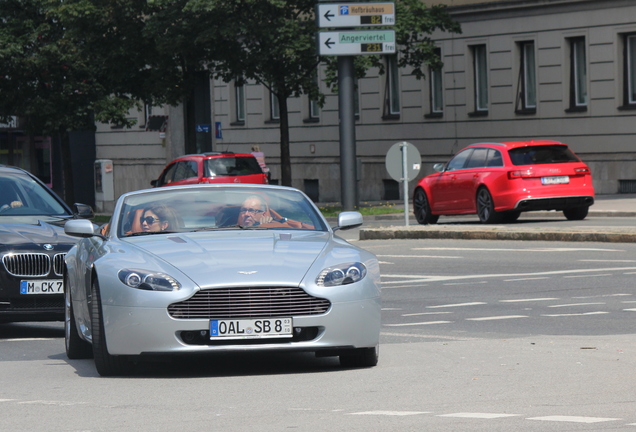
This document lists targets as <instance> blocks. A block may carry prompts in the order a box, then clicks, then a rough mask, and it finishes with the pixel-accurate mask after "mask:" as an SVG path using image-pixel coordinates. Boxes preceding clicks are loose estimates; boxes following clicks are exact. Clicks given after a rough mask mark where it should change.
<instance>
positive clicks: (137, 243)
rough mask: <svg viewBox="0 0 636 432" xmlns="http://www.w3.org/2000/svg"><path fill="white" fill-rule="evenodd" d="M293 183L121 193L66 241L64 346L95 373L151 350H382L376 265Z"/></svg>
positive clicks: (372, 358) (349, 216)
mask: <svg viewBox="0 0 636 432" xmlns="http://www.w3.org/2000/svg"><path fill="white" fill-rule="evenodd" d="M361 224H362V216H361V215H360V213H358V212H343V213H340V215H339V217H338V226H337V227H335V228H330V227H329V225H328V224H327V222H326V221H325V219H324V218H323V216H322V215H321V214H320V212H319V210H318V209H317V208H316V206H315V205H314V204H313V203H312V202H311V201H310V200H309V199H308V198H307V196H306V195H304V194H303V193H302V192H300V191H298V190H296V189H293V188H287V187H280V186H264V185H239V184H216V185H193V186H175V187H171V188H159V189H149V190H142V191H137V192H130V193H127V194H124V195H122V196H121V197H120V198H119V200H118V201H117V203H116V206H115V211H114V213H113V216H112V218H111V220H110V223H109V224H108V225H107V226H105V227H102V229H100V230H95V226H94V225H93V224H92V223H91V222H90V221H87V220H74V221H69V222H67V223H66V225H65V231H66V233H67V234H69V235H72V236H77V237H83V239H82V240H80V241H79V242H78V243H77V245H76V246H74V247H73V248H72V249H71V250H70V251H69V252H68V253H67V255H66V260H65V263H66V266H65V271H64V278H65V282H64V286H65V294H66V302H65V304H66V325H65V330H66V338H65V339H66V353H67V355H68V357H69V358H70V359H78V358H90V357H94V359H95V366H96V368H97V371H98V373H99V374H100V375H104V376H106V375H124V374H128V373H130V372H132V367H133V366H134V363H135V361H136V360H138V359H139V358H140V357H143V356H153V355H157V354H179V353H181V354H188V353H201V352H206V353H214V352H220V351H243V352H244V351H271V350H276V351H309V352H315V353H316V355H317V356H339V358H340V363H341V365H343V366H345V367H370V366H375V365H376V364H377V362H378V351H379V345H378V344H379V334H380V271H379V265H378V261H377V258H376V257H375V255H373V254H372V253H370V252H367V251H365V250H363V249H360V248H358V247H356V246H353V245H351V244H349V243H348V242H346V241H344V240H343V239H341V238H339V237H337V236H335V235H334V231H335V230H337V229H341V230H344V229H348V228H353V227H357V226H359V225H361Z"/></svg>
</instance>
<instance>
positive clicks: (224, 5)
mask: <svg viewBox="0 0 636 432" xmlns="http://www.w3.org/2000/svg"><path fill="white" fill-rule="evenodd" d="M156 1H158V2H161V1H163V2H166V3H165V4H168V3H169V0H156ZM316 3H317V2H316V1H315V0H231V1H228V0H189V1H188V4H187V5H186V10H189V11H194V12H196V13H204V14H206V15H211V16H213V17H214V22H213V23H214V25H211V26H210V27H209V29H208V30H207V31H205V32H203V33H201V34H199V36H198V37H197V38H196V43H197V44H201V45H202V46H203V47H206V50H205V52H207V53H209V54H210V56H209V57H208V58H207V63H208V65H209V68H210V70H211V71H212V72H213V73H214V75H215V76H216V77H220V78H222V79H223V80H225V81H226V82H229V81H231V80H233V79H234V80H237V81H238V83H239V84H240V83H241V82H242V81H245V80H254V81H256V82H257V83H260V84H262V85H264V86H265V87H267V88H268V89H269V90H271V92H272V93H273V94H274V95H276V97H277V99H278V102H279V106H280V154H281V169H282V175H281V180H282V184H284V185H291V179H292V175H291V159H290V142H289V121H288V109H287V99H288V98H289V97H292V96H298V95H300V94H308V95H309V96H310V97H311V98H312V99H318V100H322V95H321V94H320V92H319V89H318V86H317V83H316V81H315V80H314V74H315V71H316V68H317V67H318V66H319V64H321V63H333V58H321V57H319V56H318V55H317V52H316V32H317V31H318V28H317V27H316V17H315V7H316ZM396 9H397V11H396V21H397V24H396V26H395V29H396V39H397V42H398V44H399V48H398V50H399V60H398V65H399V66H400V67H407V66H410V67H412V68H413V74H414V75H415V76H416V77H418V78H422V77H424V70H425V66H426V65H428V64H430V65H432V66H434V67H435V66H440V65H441V60H440V59H439V56H437V54H436V53H435V51H434V49H435V45H434V44H433V42H432V41H431V39H430V35H431V34H432V32H433V31H435V30H438V29H439V30H445V31H450V32H459V31H460V27H459V24H458V23H456V22H455V21H453V20H452V19H451V17H450V15H449V14H448V13H447V11H446V8H445V7H443V6H433V7H430V8H429V7H427V6H426V5H425V4H424V3H423V2H422V1H421V0H396ZM356 63H357V65H356V70H357V71H358V72H359V74H360V76H362V75H363V74H364V71H366V69H368V68H369V67H371V66H377V67H379V68H380V71H381V73H382V72H383V70H384V69H383V63H382V61H381V59H380V57H378V56H369V57H365V58H357V62H356ZM330 70H331V71H333V70H334V69H333V68H330ZM334 82H335V75H334V72H332V74H331V84H333V83H334Z"/></svg>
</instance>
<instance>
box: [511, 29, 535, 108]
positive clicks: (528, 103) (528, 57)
mask: <svg viewBox="0 0 636 432" xmlns="http://www.w3.org/2000/svg"><path fill="white" fill-rule="evenodd" d="M519 51H520V53H521V61H520V67H519V80H518V90H517V106H516V107H515V111H516V112H517V113H518V114H532V113H535V112H537V73H536V70H537V69H536V63H535V57H534V42H522V43H520V44H519Z"/></svg>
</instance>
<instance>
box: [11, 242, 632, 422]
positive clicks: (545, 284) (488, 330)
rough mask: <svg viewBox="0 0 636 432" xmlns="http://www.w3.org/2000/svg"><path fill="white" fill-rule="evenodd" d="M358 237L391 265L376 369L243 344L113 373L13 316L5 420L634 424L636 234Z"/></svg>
mask: <svg viewBox="0 0 636 432" xmlns="http://www.w3.org/2000/svg"><path fill="white" fill-rule="evenodd" d="M359 244H360V245H362V246H364V247H365V248H367V249H369V250H371V251H373V252H374V253H376V254H377V255H378V257H379V258H380V260H381V270H382V273H383V326H382V335H381V342H382V345H381V355H380V363H379V365H378V366H377V367H375V368H370V369H359V370H356V369H351V370H347V369H342V368H340V367H339V365H338V362H337V361H336V360H335V359H331V358H327V359H316V358H314V357H313V356H312V355H308V354H293V355H278V354H267V355H266V354H260V355H254V354H251V355H247V354H235V355H221V356H213V357H197V358H188V359H180V360H174V361H170V362H150V363H143V364H142V365H141V367H140V368H139V370H138V371H137V374H136V375H134V376H130V377H124V378H100V377H99V376H98V375H97V373H96V372H95V368H94V365H93V363H92V361H91V360H74V361H70V360H68V359H67V358H66V356H65V354H64V343H63V331H62V324H61V323H43V324H37V323H29V324H5V325H0V383H2V386H0V418H2V422H1V423H0V430H2V431H5V430H6V431H27V430H28V431H33V430H38V431H112V430H118V431H119V430H121V431H150V430H153V431H172V430H175V429H180V430H184V431H195V430H196V431H198V430H223V431H253V430H259V431H281V430H299V431H317V430H335V431H363V430H364V431H423V430H435V431H449V432H450V431H459V430H462V431H463V430H471V431H510V430H519V431H585V430H590V431H600V430H612V431H615V430H634V428H635V427H636V392H635V391H634V385H633V381H634V379H633V376H634V370H635V367H636V332H635V331H634V330H635V329H636V325H635V324H634V317H636V315H634V314H636V311H635V309H636V284H634V276H635V275H636V245H635V244H618V245H617V244H605V243H578V244H573V243H561V242H515V241H481V240H470V241H466V240H399V241H398V240H392V241H361V242H360V243H359Z"/></svg>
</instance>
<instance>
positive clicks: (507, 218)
mask: <svg viewBox="0 0 636 432" xmlns="http://www.w3.org/2000/svg"><path fill="white" fill-rule="evenodd" d="M519 216H521V212H518V211H509V212H505V213H502V214H501V218H502V220H503V221H504V222H506V223H512V222H514V221H516V220H517V219H519Z"/></svg>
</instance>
